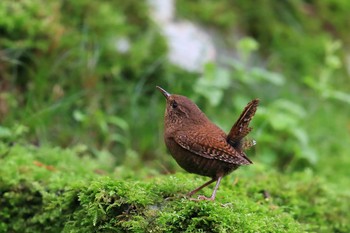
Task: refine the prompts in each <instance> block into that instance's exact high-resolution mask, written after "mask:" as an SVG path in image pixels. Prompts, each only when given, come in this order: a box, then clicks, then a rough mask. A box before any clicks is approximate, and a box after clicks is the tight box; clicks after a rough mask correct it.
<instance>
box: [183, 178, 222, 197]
mask: <svg viewBox="0 0 350 233" xmlns="http://www.w3.org/2000/svg"><path fill="white" fill-rule="evenodd" d="M215 180H216V179H214V178H213V179H211V180H209V181H208V182H206V183H205V184H203V185H202V186H200V187H198V188H196V189H195V190H192V191H191V192H189V193H188V194H187V195H188V196H192V195H193V194H195V193H196V192H198V191H199V190H201V189H202V188H204V187H206V186H208V185H210V184H211V183H213V182H214V181H215Z"/></svg>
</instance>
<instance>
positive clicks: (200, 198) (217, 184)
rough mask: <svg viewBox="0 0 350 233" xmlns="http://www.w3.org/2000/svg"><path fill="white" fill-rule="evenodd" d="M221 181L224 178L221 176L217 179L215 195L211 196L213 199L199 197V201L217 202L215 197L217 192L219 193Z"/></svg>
mask: <svg viewBox="0 0 350 233" xmlns="http://www.w3.org/2000/svg"><path fill="white" fill-rule="evenodd" d="M221 179H222V176H219V177H218V179H217V181H216V185H215V188H214V191H213V193H212V194H211V197H205V196H198V199H199V200H208V201H214V200H215V196H216V191H218V188H219V185H220V182H221ZM212 181H214V180H212Z"/></svg>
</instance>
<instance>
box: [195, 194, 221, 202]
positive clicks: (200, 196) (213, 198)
mask: <svg viewBox="0 0 350 233" xmlns="http://www.w3.org/2000/svg"><path fill="white" fill-rule="evenodd" d="M190 200H191V201H214V200H215V197H206V196H203V195H199V196H198V197H197V198H190Z"/></svg>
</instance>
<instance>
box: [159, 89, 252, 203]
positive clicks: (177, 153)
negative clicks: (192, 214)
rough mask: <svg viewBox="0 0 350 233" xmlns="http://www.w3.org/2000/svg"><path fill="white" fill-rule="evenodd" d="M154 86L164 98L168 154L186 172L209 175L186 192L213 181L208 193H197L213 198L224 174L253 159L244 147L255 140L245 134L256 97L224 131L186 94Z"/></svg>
mask: <svg viewBox="0 0 350 233" xmlns="http://www.w3.org/2000/svg"><path fill="white" fill-rule="evenodd" d="M157 89H158V90H159V91H160V92H162V94H163V95H164V97H165V98H166V109H165V116H164V128H165V129H164V141H165V144H166V146H167V148H168V150H169V151H170V153H171V155H172V156H173V158H174V159H175V160H176V162H177V163H178V164H179V165H180V167H182V168H183V169H185V170H186V171H187V172H190V173H194V174H198V175H202V176H207V177H210V178H211V180H209V181H208V182H206V183H205V184H203V185H202V186H200V187H198V188H196V189H195V190H193V191H191V192H189V193H188V195H189V196H192V195H194V194H195V193H197V192H198V191H199V190H201V189H202V188H204V187H206V186H208V185H209V184H211V183H213V182H214V181H216V185H215V188H214V190H213V193H212V195H211V197H209V198H208V197H205V196H199V197H198V199H199V200H211V201H213V200H214V199H215V196H216V192H217V190H218V188H219V185H220V181H221V179H222V178H223V177H224V176H226V175H228V174H229V173H231V172H233V171H234V170H236V169H237V168H238V167H239V166H241V165H249V164H252V163H253V162H252V161H251V160H250V159H249V158H248V157H247V155H246V154H245V153H244V150H245V149H247V148H249V147H251V146H253V145H254V144H255V142H254V143H252V142H251V143H249V142H248V141H246V140H244V137H245V136H246V135H247V134H248V133H249V132H250V131H251V130H252V128H251V127H249V122H250V121H251V119H252V118H253V116H254V114H255V112H256V109H257V106H258V104H259V100H258V99H254V100H252V101H251V102H250V103H248V105H247V106H246V107H245V109H244V110H243V112H242V113H241V115H240V117H239V118H238V120H237V121H236V123H235V124H234V125H233V126H232V128H231V130H230V132H229V133H228V134H226V133H225V132H224V131H222V130H221V129H220V128H219V127H218V126H216V125H215V124H214V123H212V122H211V121H210V120H209V119H208V118H207V117H206V116H205V114H204V113H203V112H202V111H201V110H200V109H199V108H198V106H197V105H196V104H195V103H193V102H192V101H191V100H189V99H188V98H187V97H185V96H181V95H175V94H169V93H168V92H167V91H165V90H164V89H163V88H161V87H159V86H157ZM247 142H248V143H247Z"/></svg>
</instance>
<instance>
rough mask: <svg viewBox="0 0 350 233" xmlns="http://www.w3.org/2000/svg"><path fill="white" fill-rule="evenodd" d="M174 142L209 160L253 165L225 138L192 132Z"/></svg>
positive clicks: (176, 138)
mask: <svg viewBox="0 0 350 233" xmlns="http://www.w3.org/2000/svg"><path fill="white" fill-rule="evenodd" d="M174 140H175V142H176V143H177V144H178V145H180V146H181V147H182V148H184V149H186V150H188V151H191V152H192V153H194V154H197V155H199V156H202V157H205V158H208V159H217V160H221V161H224V162H227V163H232V164H239V165H247V164H252V161H250V160H249V159H248V158H247V157H246V156H242V155H241V153H239V152H237V151H236V150H235V149H234V148H233V147H232V146H231V145H229V144H228V143H227V141H226V139H225V138H224V137H210V136H209V135H207V134H204V133H200V132H192V133H182V134H181V133H179V134H177V135H175V137H174Z"/></svg>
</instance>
